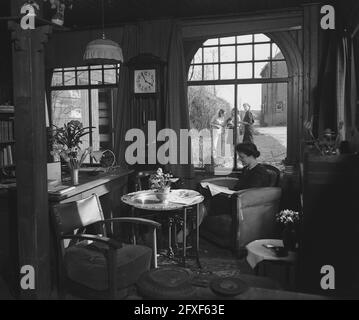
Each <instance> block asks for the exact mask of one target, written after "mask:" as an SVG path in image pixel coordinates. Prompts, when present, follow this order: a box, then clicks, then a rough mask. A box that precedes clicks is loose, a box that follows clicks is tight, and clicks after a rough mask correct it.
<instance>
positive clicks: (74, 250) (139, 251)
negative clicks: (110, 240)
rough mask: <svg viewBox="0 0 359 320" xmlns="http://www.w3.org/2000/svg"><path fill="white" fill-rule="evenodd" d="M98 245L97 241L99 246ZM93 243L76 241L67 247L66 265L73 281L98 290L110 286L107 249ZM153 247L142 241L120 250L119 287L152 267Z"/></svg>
mask: <svg viewBox="0 0 359 320" xmlns="http://www.w3.org/2000/svg"><path fill="white" fill-rule="evenodd" d="M97 246H98V245H97V244H96V247H97ZM96 247H94V246H93V245H88V246H84V245H81V244H80V245H74V246H71V247H69V248H67V249H66V253H65V257H64V260H65V268H66V271H67V276H68V277H69V279H71V280H72V281H74V282H76V283H79V284H81V285H84V286H86V287H88V288H91V289H94V290H101V291H102V290H107V289H108V271H107V262H106V259H105V257H104V250H103V249H102V250H101V248H96ZM151 257H152V250H151V249H150V248H148V247H145V246H140V245H126V246H124V247H122V248H121V249H118V250H117V288H118V289H123V288H126V287H128V286H130V285H133V284H134V283H135V282H136V281H137V280H138V278H139V277H140V275H141V274H142V273H144V272H145V271H147V270H149V269H150V265H151Z"/></svg>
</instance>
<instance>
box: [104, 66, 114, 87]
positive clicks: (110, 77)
mask: <svg viewBox="0 0 359 320" xmlns="http://www.w3.org/2000/svg"><path fill="white" fill-rule="evenodd" d="M104 80H105V84H116V83H117V74H116V69H105V70H104Z"/></svg>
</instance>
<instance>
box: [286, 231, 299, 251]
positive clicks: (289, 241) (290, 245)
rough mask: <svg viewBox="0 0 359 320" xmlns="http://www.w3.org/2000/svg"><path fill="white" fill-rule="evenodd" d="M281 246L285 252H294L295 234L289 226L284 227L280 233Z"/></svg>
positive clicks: (295, 245)
mask: <svg viewBox="0 0 359 320" xmlns="http://www.w3.org/2000/svg"><path fill="white" fill-rule="evenodd" d="M282 240H283V246H284V248H285V249H286V250H287V251H295V250H296V248H297V234H296V232H295V229H294V227H293V226H291V225H286V226H285V227H284V230H283V232H282Z"/></svg>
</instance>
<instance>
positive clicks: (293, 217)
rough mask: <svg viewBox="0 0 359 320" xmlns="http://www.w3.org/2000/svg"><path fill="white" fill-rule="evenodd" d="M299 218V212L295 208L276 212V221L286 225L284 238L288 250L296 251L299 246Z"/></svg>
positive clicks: (283, 233) (284, 244)
mask: <svg viewBox="0 0 359 320" xmlns="http://www.w3.org/2000/svg"><path fill="white" fill-rule="evenodd" d="M299 218H300V217H299V212H296V211H293V210H282V211H281V212H279V213H277V214H276V221H277V222H279V223H280V224H282V225H284V228H283V232H282V240H283V246H284V248H285V249H286V250H288V251H295V249H296V247H297V232H296V227H297V225H298V223H299Z"/></svg>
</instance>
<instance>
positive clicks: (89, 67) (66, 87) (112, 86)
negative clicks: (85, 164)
mask: <svg viewBox="0 0 359 320" xmlns="http://www.w3.org/2000/svg"><path fill="white" fill-rule="evenodd" d="M109 66H113V67H112V68H111V67H109ZM82 68H86V69H82ZM91 70H101V71H102V81H101V83H100V84H91ZM105 70H116V82H115V83H104V81H105ZM79 71H87V72H88V84H79V83H78V72H79ZM67 72H75V85H65V73H67ZM55 73H62V84H61V85H53V84H52V80H53V76H54V74H55ZM119 74H120V65H119V64H114V65H85V66H76V67H67V68H54V69H53V70H52V72H51V75H52V77H51V84H50V88H49V92H50V110H49V111H51V117H50V119H51V126H52V125H53V117H52V92H53V91H71V90H87V92H88V93H87V94H88V102H89V105H88V108H89V110H88V111H89V126H90V127H92V123H93V121H92V95H91V91H92V90H94V89H98V90H100V89H117V88H118V84H119ZM110 108H111V110H110V116H111V119H110V120H111V124H110V125H111V126H110V132H109V134H110V135H111V140H112V148H113V147H114V135H113V127H114V123H113V106H112V105H111V106H110ZM89 145H90V146H93V136H92V133H90V135H89ZM92 161H93V160H92V158H91V159H90V163H91V164H92Z"/></svg>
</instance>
